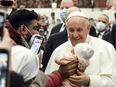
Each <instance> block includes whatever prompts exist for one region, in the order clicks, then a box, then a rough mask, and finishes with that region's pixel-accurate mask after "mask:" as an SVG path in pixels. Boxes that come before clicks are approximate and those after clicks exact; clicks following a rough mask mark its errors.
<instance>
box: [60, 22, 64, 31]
mask: <svg viewBox="0 0 116 87" xmlns="http://www.w3.org/2000/svg"><path fill="white" fill-rule="evenodd" d="M64 29H65V23H64V22H63V23H62V27H61V28H60V32H61V31H63V30H64Z"/></svg>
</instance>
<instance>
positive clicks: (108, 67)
mask: <svg viewBox="0 0 116 87" xmlns="http://www.w3.org/2000/svg"><path fill="white" fill-rule="evenodd" d="M66 27H67V29H68V34H69V38H70V40H69V41H67V42H65V43H64V44H62V45H60V46H59V47H57V48H56V49H55V50H54V52H53V53H52V55H51V58H50V61H49V63H48V66H47V68H46V71H45V73H46V74H48V73H51V72H52V71H54V70H57V69H58V68H59V65H57V64H56V63H55V61H54V59H55V58H56V56H58V55H60V54H63V53H66V52H71V50H72V49H73V48H74V47H75V45H76V44H78V43H88V44H89V45H91V47H92V48H93V49H94V51H95V52H94V55H93V56H92V58H91V59H90V65H89V66H88V67H87V68H86V70H85V72H84V73H81V72H80V71H79V70H77V74H78V76H70V77H69V80H70V82H71V85H72V86H75V85H78V86H82V85H84V86H88V87H89V86H90V87H115V84H116V82H115V78H116V51H115V49H114V47H113V46H112V45H111V44H110V43H108V42H106V41H104V40H101V39H99V38H96V37H92V36H90V35H89V30H90V27H91V25H89V24H88V18H87V16H86V15H85V14H84V13H83V12H78V11H75V12H72V13H70V15H69V16H68V17H67V19H66Z"/></svg>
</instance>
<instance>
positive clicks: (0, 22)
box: [0, 10, 6, 42]
mask: <svg viewBox="0 0 116 87" xmlns="http://www.w3.org/2000/svg"><path fill="white" fill-rule="evenodd" d="M5 19H6V13H5V11H2V10H0V42H1V40H2V33H3V30H4V28H5V23H4V21H5Z"/></svg>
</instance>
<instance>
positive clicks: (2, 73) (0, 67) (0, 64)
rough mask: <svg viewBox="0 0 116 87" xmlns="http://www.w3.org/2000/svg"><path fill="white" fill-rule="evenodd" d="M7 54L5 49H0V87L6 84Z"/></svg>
mask: <svg viewBox="0 0 116 87" xmlns="http://www.w3.org/2000/svg"><path fill="white" fill-rule="evenodd" d="M8 67H9V56H8V51H7V50H6V49H0V87H7V86H8V81H7V80H8Z"/></svg>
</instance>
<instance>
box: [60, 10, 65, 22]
mask: <svg viewBox="0 0 116 87" xmlns="http://www.w3.org/2000/svg"><path fill="white" fill-rule="evenodd" d="M66 11H67V9H62V10H61V12H60V17H61V19H62V21H63V22H64V21H65V15H66Z"/></svg>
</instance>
